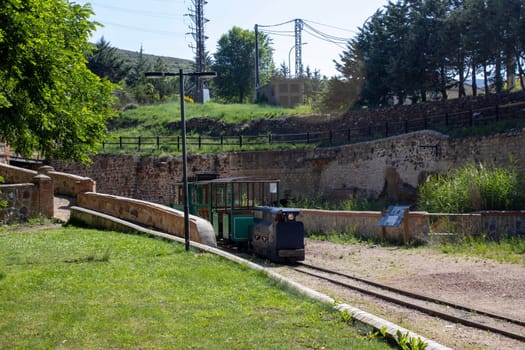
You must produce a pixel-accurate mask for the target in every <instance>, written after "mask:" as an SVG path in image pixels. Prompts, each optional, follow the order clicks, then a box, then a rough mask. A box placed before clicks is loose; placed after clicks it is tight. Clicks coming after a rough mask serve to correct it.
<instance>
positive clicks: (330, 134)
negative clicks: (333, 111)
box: [328, 129, 334, 144]
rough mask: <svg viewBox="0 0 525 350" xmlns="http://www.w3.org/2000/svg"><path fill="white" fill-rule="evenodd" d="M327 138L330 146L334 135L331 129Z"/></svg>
mask: <svg viewBox="0 0 525 350" xmlns="http://www.w3.org/2000/svg"><path fill="white" fill-rule="evenodd" d="M328 138H329V139H330V144H332V140H333V138H334V133H333V132H332V129H330V133H329V134H328Z"/></svg>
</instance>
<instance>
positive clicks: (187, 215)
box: [144, 69, 217, 251]
mask: <svg viewBox="0 0 525 350" xmlns="http://www.w3.org/2000/svg"><path fill="white" fill-rule="evenodd" d="M144 75H145V77H146V78H149V79H156V78H163V77H169V76H178V77H179V84H180V121H181V124H182V183H183V185H182V186H183V196H184V243H185V249H186V251H188V250H190V210H189V198H188V192H189V191H188V154H187V152H186V115H185V111H184V77H185V76H190V77H201V78H206V77H207V78H213V77H216V76H217V73H216V72H192V73H184V71H183V70H182V69H179V73H171V72H146V73H145V74H144Z"/></svg>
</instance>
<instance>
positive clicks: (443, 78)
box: [439, 66, 448, 101]
mask: <svg viewBox="0 0 525 350" xmlns="http://www.w3.org/2000/svg"><path fill="white" fill-rule="evenodd" d="M439 74H440V75H441V78H440V79H441V99H442V100H443V101H446V100H448V94H447V73H446V70H445V66H441V68H440V72H439Z"/></svg>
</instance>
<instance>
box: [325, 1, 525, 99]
mask: <svg viewBox="0 0 525 350" xmlns="http://www.w3.org/2000/svg"><path fill="white" fill-rule="evenodd" d="M524 9H525V3H524V2H523V1H522V0H508V1H479V0H465V1H447V0H425V1H423V0H416V1H392V2H389V3H388V4H387V5H386V6H384V7H383V8H382V9H380V10H378V11H377V12H376V13H375V14H374V15H372V16H371V17H369V18H368V19H367V21H366V22H365V23H364V24H363V26H362V27H361V28H360V29H359V32H358V34H357V35H356V36H355V38H354V39H353V40H351V41H350V43H349V44H348V47H347V49H346V50H345V51H344V52H343V54H342V55H341V56H340V58H341V62H340V63H337V66H336V67H337V69H338V71H339V72H341V74H342V75H343V78H346V79H348V80H349V82H350V83H351V84H354V85H356V86H359V85H362V86H363V88H362V91H361V94H360V100H359V103H360V104H362V105H369V106H381V105H382V106H384V105H391V104H394V103H398V104H402V103H404V102H405V101H406V100H407V99H411V100H412V102H413V103H415V102H419V101H426V100H427V98H429V97H432V98H441V99H447V97H448V96H447V89H449V88H451V87H452V86H457V88H458V90H459V95H460V97H463V96H465V95H466V90H465V84H466V82H467V79H471V78H472V77H473V76H479V75H480V74H483V75H484V78H485V86H484V87H485V93H486V94H489V93H490V92H492V90H491V86H490V85H493V86H494V89H493V91H495V92H498V93H499V92H501V91H503V89H504V88H505V84H504V81H503V80H504V79H503V75H504V74H507V80H508V81H510V82H512V84H507V87H506V88H507V89H509V90H510V89H512V86H513V85H514V81H515V80H514V75H515V72H517V71H518V72H519V73H520V74H521V75H523V69H522V67H521V65H520V64H519V62H516V61H517V59H516V58H517V57H518V60H519V57H522V56H523V54H524V53H525V49H524V48H525V46H524V43H525V31H524V30H523V28H525V17H524V16H523V15H522V13H523V11H524ZM471 80H472V79H471ZM474 82H475V79H474V81H473V83H474ZM522 88H523V86H522ZM335 91H336V90H335V89H334V93H336V92H335ZM472 92H473V94H477V88H476V87H475V86H473V88H472ZM332 95H333V93H332Z"/></svg>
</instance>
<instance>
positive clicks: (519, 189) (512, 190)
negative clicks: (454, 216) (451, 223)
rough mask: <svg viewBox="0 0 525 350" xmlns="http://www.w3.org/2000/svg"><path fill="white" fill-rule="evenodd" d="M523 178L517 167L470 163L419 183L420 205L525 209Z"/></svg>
mask: <svg viewBox="0 0 525 350" xmlns="http://www.w3.org/2000/svg"><path fill="white" fill-rule="evenodd" d="M524 189H525V187H524V182H523V178H522V177H521V176H520V175H519V174H518V173H517V171H516V170H514V169H501V168H488V167H486V166H483V165H480V166H479V167H477V166H475V165H474V164H468V165H466V166H465V167H463V168H458V169H454V170H452V171H450V172H449V173H448V174H446V175H433V176H430V177H429V178H428V179H427V181H426V182H425V183H424V184H422V185H421V186H420V187H419V197H418V208H419V209H420V210H426V211H429V212H438V213H439V212H440V213H467V212H472V211H480V210H520V209H524V206H525V196H524Z"/></svg>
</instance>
